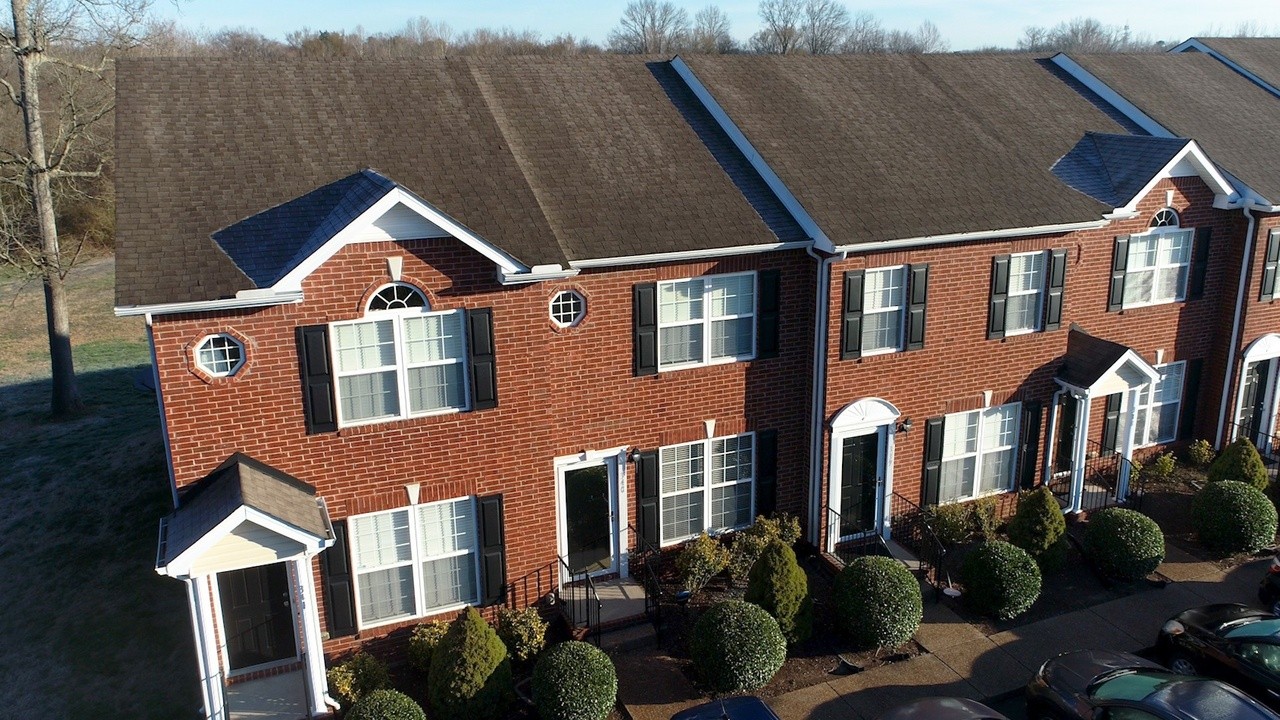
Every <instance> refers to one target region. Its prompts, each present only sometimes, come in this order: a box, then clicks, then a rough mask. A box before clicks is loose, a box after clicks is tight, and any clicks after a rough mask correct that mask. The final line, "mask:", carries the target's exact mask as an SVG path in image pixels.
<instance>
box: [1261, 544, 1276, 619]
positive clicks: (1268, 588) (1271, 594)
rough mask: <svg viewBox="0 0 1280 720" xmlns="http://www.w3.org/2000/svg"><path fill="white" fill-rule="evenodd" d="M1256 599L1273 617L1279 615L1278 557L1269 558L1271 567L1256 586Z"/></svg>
mask: <svg viewBox="0 0 1280 720" xmlns="http://www.w3.org/2000/svg"><path fill="white" fill-rule="evenodd" d="M1258 599H1259V600H1261V601H1262V607H1264V608H1267V609H1269V610H1270V611H1271V613H1272V614H1273V615H1280V556H1277V557H1273V558H1271V567H1269V568H1267V574H1266V575H1263V576H1262V582H1261V583H1259V585H1258Z"/></svg>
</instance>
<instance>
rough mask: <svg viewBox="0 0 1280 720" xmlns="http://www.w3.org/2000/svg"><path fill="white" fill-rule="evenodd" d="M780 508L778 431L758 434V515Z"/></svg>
mask: <svg viewBox="0 0 1280 720" xmlns="http://www.w3.org/2000/svg"><path fill="white" fill-rule="evenodd" d="M777 507H778V431H777V430H764V431H761V432H758V433H756V515H769V514H771V513H772V512H773V511H774V510H775V509H777Z"/></svg>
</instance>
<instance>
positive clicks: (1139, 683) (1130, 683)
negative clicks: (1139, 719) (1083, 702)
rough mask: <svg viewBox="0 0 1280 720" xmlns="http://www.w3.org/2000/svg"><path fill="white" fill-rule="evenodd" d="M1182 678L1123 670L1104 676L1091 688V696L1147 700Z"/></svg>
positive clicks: (1151, 672)
mask: <svg viewBox="0 0 1280 720" xmlns="http://www.w3.org/2000/svg"><path fill="white" fill-rule="evenodd" d="M1180 677H1181V676H1180V675H1174V674H1172V673H1167V672H1159V671H1152V670H1121V671H1119V672H1116V673H1112V674H1111V675H1104V676H1103V677H1102V679H1101V680H1099V681H1098V682H1096V683H1094V685H1093V687H1091V688H1089V695H1090V696H1092V697H1095V698H1097V699H1099V700H1131V701H1134V702H1137V701H1139V700H1143V699H1145V698H1146V697H1147V696H1148V695H1150V694H1151V693H1153V692H1155V691H1156V690H1157V689H1159V688H1160V687H1161V686H1163V685H1165V684H1167V683H1169V682H1176V681H1177V680H1178V679H1179V678H1180Z"/></svg>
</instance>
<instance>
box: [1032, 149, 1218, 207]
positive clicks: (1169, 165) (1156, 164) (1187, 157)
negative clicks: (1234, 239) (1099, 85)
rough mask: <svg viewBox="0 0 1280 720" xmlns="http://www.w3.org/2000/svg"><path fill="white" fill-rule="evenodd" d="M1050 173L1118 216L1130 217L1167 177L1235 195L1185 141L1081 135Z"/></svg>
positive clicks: (1206, 161)
mask: <svg viewBox="0 0 1280 720" xmlns="http://www.w3.org/2000/svg"><path fill="white" fill-rule="evenodd" d="M1053 173H1054V174H1055V175H1057V176H1058V177H1059V178H1061V179H1062V181H1063V182H1065V183H1066V184H1068V185H1070V186H1071V187H1073V188H1075V189H1076V190H1079V191H1080V192H1082V193H1084V194H1086V195H1088V196H1090V197H1092V198H1095V199H1097V200H1099V201H1101V202H1104V203H1106V204H1108V205H1110V206H1111V207H1113V208H1116V209H1117V210H1122V211H1132V210H1133V209H1134V208H1135V207H1136V206H1137V203H1138V201H1140V200H1141V199H1142V198H1144V197H1146V195H1147V193H1149V192H1150V191H1151V188H1152V187H1154V186H1155V184H1156V183H1157V182H1159V181H1160V180H1162V179H1163V178H1166V177H1174V176H1185V175H1191V174H1195V175H1199V176H1200V177H1201V178H1202V179H1203V180H1204V181H1205V184H1207V185H1209V187H1210V188H1212V189H1213V190H1214V192H1215V193H1217V194H1218V195H1222V196H1228V195H1231V194H1232V193H1233V192H1234V189H1233V188H1232V187H1231V184H1230V183H1229V181H1228V180H1227V179H1226V178H1225V177H1224V176H1223V175H1222V174H1221V173H1219V172H1218V171H1217V169H1216V168H1215V167H1214V166H1213V164H1212V163H1211V162H1209V160H1208V158H1206V157H1204V153H1202V152H1201V151H1200V150H1199V148H1197V147H1196V145H1195V143H1194V142H1192V141H1190V140H1186V139H1184V138H1166V137H1152V136H1148V135H1112V134H1106V133H1092V132H1090V133H1085V136H1084V137H1083V138H1081V140H1080V142H1078V143H1076V146H1075V147H1073V148H1072V149H1071V152H1068V153H1067V154H1066V155H1064V156H1062V157H1061V158H1060V159H1059V160H1058V162H1056V163H1054V165H1053Z"/></svg>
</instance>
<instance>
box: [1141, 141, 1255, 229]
mask: <svg viewBox="0 0 1280 720" xmlns="http://www.w3.org/2000/svg"><path fill="white" fill-rule="evenodd" d="M1183 160H1186V161H1187V162H1189V163H1191V165H1192V166H1194V167H1195V169H1196V170H1198V171H1199V173H1200V179H1201V180H1203V181H1204V183H1205V184H1206V185H1208V186H1209V189H1210V190H1213V193H1214V200H1215V202H1216V201H1217V199H1218V198H1222V199H1223V200H1224V201H1227V202H1229V201H1231V200H1232V199H1233V198H1235V197H1238V196H1239V194H1238V193H1237V192H1236V189H1235V187H1234V186H1232V185H1231V183H1230V182H1228V181H1227V178H1226V177H1225V176H1224V175H1223V174H1222V172H1221V171H1220V170H1218V167H1217V166H1216V165H1214V164H1213V161H1212V160H1210V159H1209V156H1208V155H1205V153H1204V151H1203V150H1201V149H1200V146H1199V145H1198V144H1196V141H1195V140H1188V141H1187V144H1186V145H1184V146H1183V148H1182V149H1181V150H1179V151H1178V154H1177V155H1174V156H1173V158H1172V159H1171V160H1169V162H1168V163H1166V164H1165V166H1164V167H1163V168H1160V172H1158V173H1156V174H1155V175H1152V176H1151V179H1150V180H1148V181H1147V184H1146V185H1145V186H1143V188H1142V189H1141V190H1139V191H1138V194H1137V195H1134V196H1133V197H1132V198H1130V200H1129V202H1127V203H1125V205H1124V207H1122V208H1119V209H1118V210H1119V211H1121V212H1136V211H1137V208H1138V203H1139V202H1141V200H1142V199H1143V198H1145V197H1146V196H1147V193H1149V192H1151V189H1152V188H1154V187H1155V186H1156V184H1157V183H1159V182H1160V181H1161V180H1164V179H1165V178H1168V177H1172V176H1173V174H1172V172H1173V169H1174V168H1175V167H1177V166H1178V163H1180V162H1182V161H1183Z"/></svg>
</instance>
